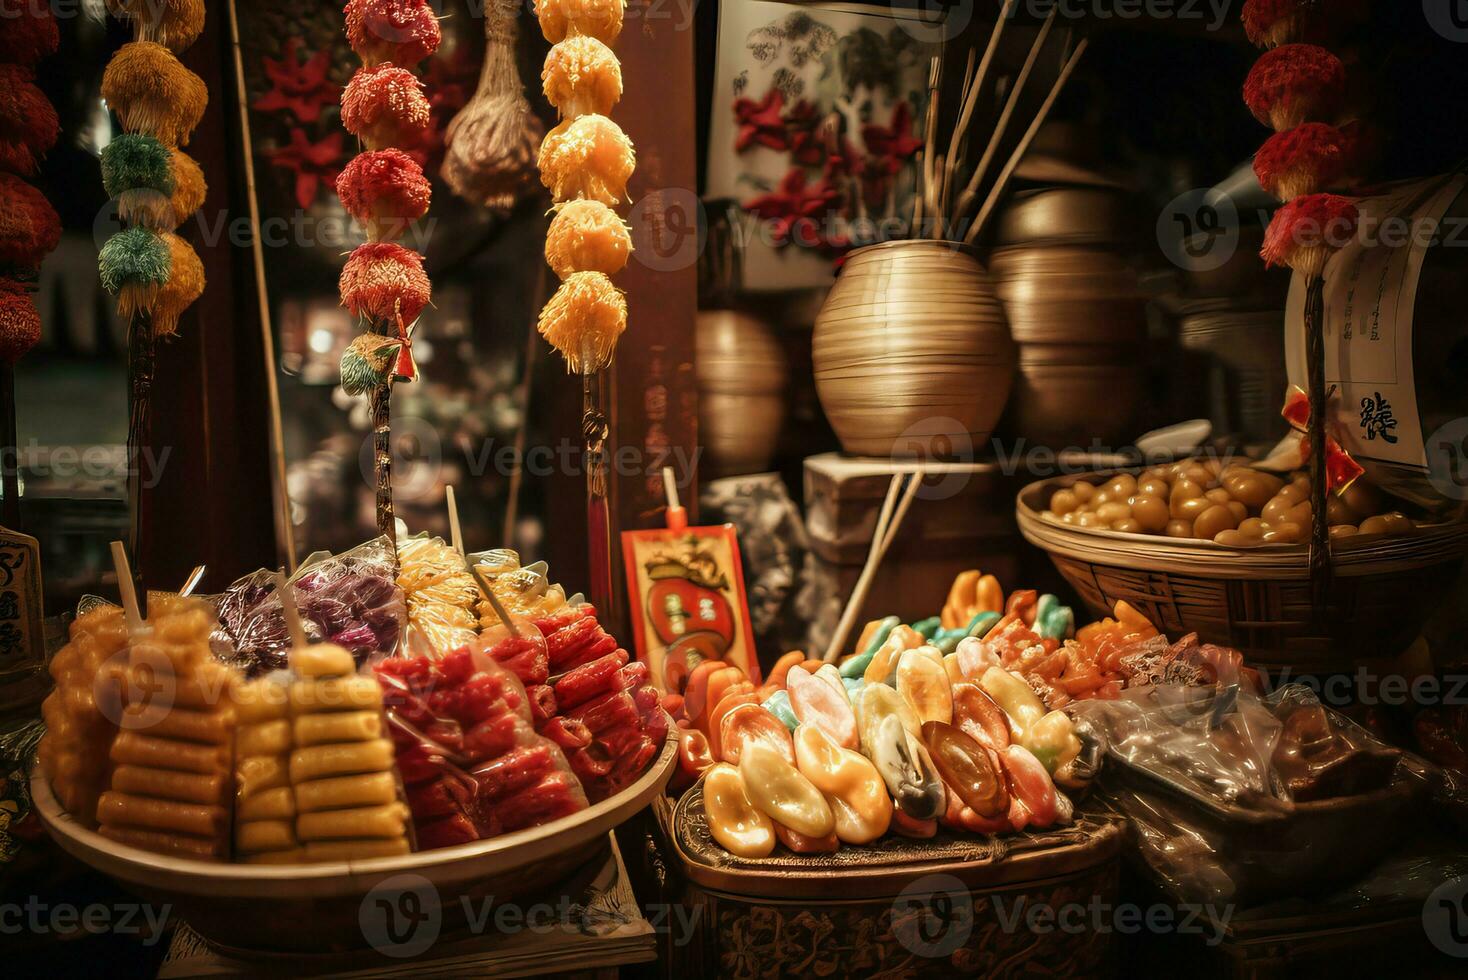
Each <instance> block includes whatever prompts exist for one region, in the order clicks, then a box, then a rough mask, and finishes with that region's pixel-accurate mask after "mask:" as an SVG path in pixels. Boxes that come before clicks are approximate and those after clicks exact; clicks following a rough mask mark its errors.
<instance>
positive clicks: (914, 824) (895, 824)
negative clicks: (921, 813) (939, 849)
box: [892, 810, 938, 840]
mask: <svg viewBox="0 0 1468 980" xmlns="http://www.w3.org/2000/svg"><path fill="white" fill-rule="evenodd" d="M892 832H893V833H894V834H897V835H899V836H901V837H912V838H914V839H916V840H927V839H928V838H929V837H932V836H934V835H935V834H937V833H938V821H936V820H918V819H915V818H913V817H910V816H908V815H907V814H905V813H903V812H902V811H901V810H898V811H896V812H895V813H893V814H892Z"/></svg>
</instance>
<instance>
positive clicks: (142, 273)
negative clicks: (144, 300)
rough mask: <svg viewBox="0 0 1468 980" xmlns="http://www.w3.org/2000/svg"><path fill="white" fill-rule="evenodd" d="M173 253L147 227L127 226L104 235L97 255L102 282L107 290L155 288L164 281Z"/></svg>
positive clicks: (169, 270) (171, 263) (171, 264)
mask: <svg viewBox="0 0 1468 980" xmlns="http://www.w3.org/2000/svg"><path fill="white" fill-rule="evenodd" d="M172 266H173V255H172V253H171V252H170V251H169V249H168V243H167V242H165V241H164V240H163V239H162V238H161V237H159V236H158V235H157V234H156V233H154V232H152V231H149V230H148V229H147V228H129V229H127V230H126V231H120V232H118V233H117V234H115V235H113V236H112V237H111V238H109V239H107V244H105V245H103V246H102V252H101V254H100V255H99V256H98V258H97V268H98V271H99V272H100V273H101V277H102V286H103V288H105V289H106V290H107V291H108V292H109V293H116V292H118V291H120V290H122V289H124V288H128V287H144V288H148V287H152V288H157V287H159V286H162V285H163V284H164V283H166V282H168V276H169V273H170V272H171V271H172Z"/></svg>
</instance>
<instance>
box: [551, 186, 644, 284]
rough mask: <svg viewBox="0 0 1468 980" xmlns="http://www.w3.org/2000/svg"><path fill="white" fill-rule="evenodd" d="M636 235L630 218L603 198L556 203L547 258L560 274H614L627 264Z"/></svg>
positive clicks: (564, 275) (556, 272) (563, 277)
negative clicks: (629, 220) (629, 223)
mask: <svg viewBox="0 0 1468 980" xmlns="http://www.w3.org/2000/svg"><path fill="white" fill-rule="evenodd" d="M631 254H632V235H631V233H630V232H629V231H628V230H627V222H625V221H623V220H622V219H621V218H619V217H618V216H617V212H615V211H613V210H612V209H611V208H609V207H607V206H606V205H605V204H602V203H601V202H600V201H587V200H577V201H568V202H567V203H565V204H560V205H557V206H556V216H555V218H554V219H552V220H551V223H550V228H549V229H547V230H546V233H545V260H546V262H548V263H549V264H550V267H551V269H552V270H554V271H555V274H556V275H557V276H560V277H561V278H562V279H565V278H566V277H567V276H570V275H571V274H572V273H575V272H600V273H603V274H604V275H608V276H614V275H616V274H617V273H619V272H621V271H622V270H623V269H624V268H626V267H627V259H628V257H629V256H630V255H631Z"/></svg>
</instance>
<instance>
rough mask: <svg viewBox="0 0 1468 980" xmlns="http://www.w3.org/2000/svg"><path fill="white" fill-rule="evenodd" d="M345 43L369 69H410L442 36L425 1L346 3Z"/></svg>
mask: <svg viewBox="0 0 1468 980" xmlns="http://www.w3.org/2000/svg"><path fill="white" fill-rule="evenodd" d="M343 12H344V13H345V14H346V19H347V41H348V42H350V43H351V45H352V50H353V51H355V52H357V57H359V58H361V59H362V63H363V64H364V65H366V66H368V67H369V68H371V67H375V66H377V65H380V64H382V63H383V62H389V61H390V62H392V63H393V64H395V65H402V66H405V67H406V66H411V65H416V64H417V63H418V62H420V61H422V60H423V59H424V58H427V57H428V56H429V55H431V54H433V52H435V51H437V50H438V45H439V42H441V41H442V40H443V33H442V32H441V31H440V29H439V26H438V17H437V16H436V15H435V14H434V12H433V8H432V7H430V6H429V5H428V0H347V5H346V8H345V10H344V11H343Z"/></svg>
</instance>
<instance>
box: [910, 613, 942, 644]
mask: <svg viewBox="0 0 1468 980" xmlns="http://www.w3.org/2000/svg"><path fill="white" fill-rule="evenodd" d="M942 628H943V617H942V616H930V617H929V618H927V619H920V620H918V621H917V622H916V623H913V624H912V630H913V632H914V633H917V634H919V635H920V636H922V638H923V639H925V640H931V639H932V638H933V637H935V636H937V635H938V631H939V630H940V629H942Z"/></svg>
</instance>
